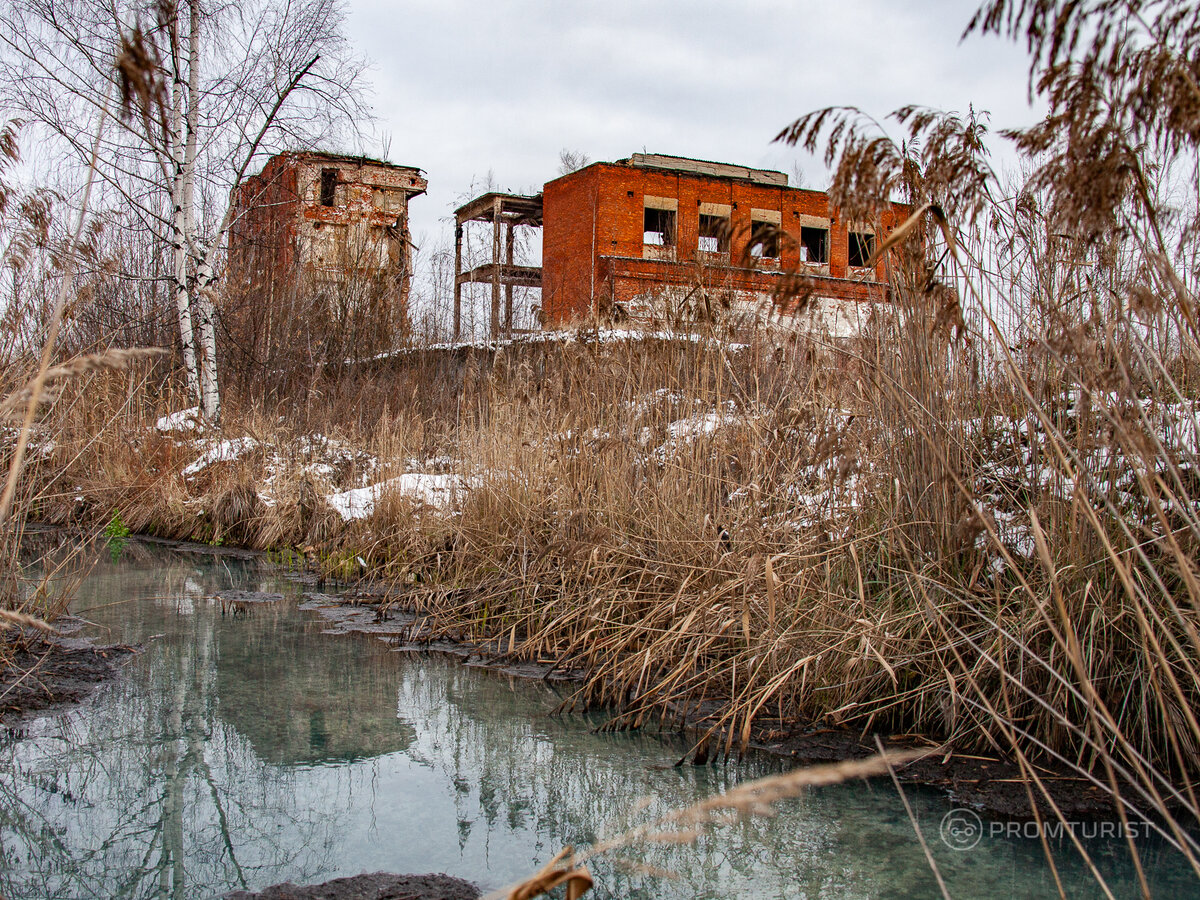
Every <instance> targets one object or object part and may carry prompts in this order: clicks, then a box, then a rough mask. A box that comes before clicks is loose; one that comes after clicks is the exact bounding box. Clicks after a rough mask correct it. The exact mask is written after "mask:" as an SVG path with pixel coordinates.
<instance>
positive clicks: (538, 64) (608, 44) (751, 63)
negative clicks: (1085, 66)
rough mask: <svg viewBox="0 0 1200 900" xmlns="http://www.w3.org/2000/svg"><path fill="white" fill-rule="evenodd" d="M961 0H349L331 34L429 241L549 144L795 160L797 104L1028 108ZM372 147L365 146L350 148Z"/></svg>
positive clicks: (814, 179)
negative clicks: (779, 140)
mask: <svg viewBox="0 0 1200 900" xmlns="http://www.w3.org/2000/svg"><path fill="white" fill-rule="evenodd" d="M976 5H977V4H976V3H975V2H955V0H930V2H905V0H900V2H896V0H826V2H816V0H794V2H786V0H777V2H765V0H740V2H739V0H726V2H712V0H699V2H682V0H661V2H657V3H652V2H631V0H606V2H604V3H595V4H587V3H576V2H569V0H557V2H552V0H490V2H484V0H405V2H403V3H396V2H394V0H350V16H349V20H348V22H347V29H348V32H349V35H350V39H351V41H352V42H353V43H354V45H355V46H356V48H357V49H358V51H359V52H361V53H363V54H365V55H366V56H367V57H368V58H369V59H370V61H371V70H370V72H369V73H368V77H369V80H370V82H371V83H372V85H373V87H374V97H373V101H374V108H375V111H376V115H377V117H378V121H377V125H376V129H377V131H378V132H379V133H380V134H387V135H390V138H391V143H390V147H389V158H390V159H391V161H392V162H396V163H401V164H405V165H415V166H420V167H421V168H422V169H424V170H425V171H426V172H427V173H428V177H429V193H428V195H427V196H425V197H420V198H418V199H416V200H415V201H413V204H412V207H411V213H412V219H413V232H414V238H416V241H417V243H418V244H422V243H425V242H430V241H436V240H437V237H438V234H439V233H440V232H441V231H442V228H443V227H444V225H443V224H441V223H440V220H442V219H444V218H445V217H446V216H448V215H450V214H451V212H452V210H453V209H454V207H455V206H457V205H458V203H459V202H460V200H461V198H462V197H463V196H465V195H466V194H467V192H469V191H470V190H471V187H472V183H474V184H475V186H476V187H481V186H482V184H483V183H484V182H485V181H486V179H487V176H488V173H489V171H490V172H491V173H493V176H494V179H495V183H496V185H497V186H498V187H499V188H500V189H502V190H514V191H536V190H539V189H540V188H541V185H542V184H543V183H544V182H546V181H548V180H550V179H552V178H554V177H555V176H556V175H557V170H558V164H559V160H558V156H559V151H560V150H562V149H563V148H568V149H571V150H574V151H579V152H582V153H585V154H587V155H588V156H589V157H590V158H591V159H592V160H593V161H596V160H615V159H621V158H624V157H626V156H628V155H629V154H630V153H634V152H639V151H642V150H646V151H648V152H651V153H667V154H673V155H677V156H690V157H696V158H700V159H710V160H717V161H721V162H730V163H739V164H743V165H749V166H759V167H765V168H773V169H780V170H782V171H784V172H787V173H788V174H789V175H791V174H792V172H793V169H794V167H795V166H796V165H799V166H800V167H801V169H802V170H803V171H804V180H805V183H806V186H808V187H818V188H819V187H824V184H823V183H822V182H823V181H824V178H825V173H824V170H823V168H822V166H821V165H820V163H819V162H818V161H814V160H812V159H809V158H807V157H805V156H804V155H803V154H801V153H798V152H796V151H795V150H793V149H792V148H789V147H784V146H781V145H777V144H772V138H773V137H774V136H775V135H776V134H777V133H778V132H779V130H780V129H781V128H782V127H783V126H784V125H786V124H787V123H789V122H790V121H791V120H793V119H794V118H796V117H797V116H799V115H801V114H802V113H804V112H807V111H809V110H812V109H816V108H818V107H822V106H828V105H835V104H837V105H841V104H849V105H856V106H860V107H862V108H863V109H864V110H866V111H868V112H870V113H871V114H873V115H876V116H878V117H880V118H882V117H883V116H884V115H885V114H886V113H888V112H889V111H891V110H892V109H895V108H896V107H898V106H902V105H904V104H906V103H916V104H921V105H927V106H933V107H937V108H941V109H947V110H957V111H965V110H966V109H967V107H968V104H971V103H974V104H975V106H976V108H978V109H985V110H989V111H990V112H991V115H992V125H993V127H996V128H1002V127H1009V126H1013V125H1022V124H1028V123H1030V122H1032V121H1033V120H1034V119H1035V118H1036V114H1035V112H1034V111H1033V110H1032V109H1031V108H1030V106H1029V105H1028V102H1027V91H1026V59H1025V57H1024V55H1023V53H1022V52H1021V50H1020V47H1018V46H1015V45H1011V44H1008V43H1006V42H1002V41H1000V40H999V39H996V38H980V37H972V38H970V39H968V40H967V41H966V42H965V43H960V40H959V38H960V35H961V34H962V31H963V28H964V27H965V26H966V23H967V22H968V21H969V20H970V17H971V14H972V13H973V12H974V10H975V8H976ZM364 149H365V150H366V152H368V153H372V154H378V153H381V152H382V146H381V144H380V143H379V142H376V144H375V145H374V146H370V145H369V144H368V146H366V147H365V148H364Z"/></svg>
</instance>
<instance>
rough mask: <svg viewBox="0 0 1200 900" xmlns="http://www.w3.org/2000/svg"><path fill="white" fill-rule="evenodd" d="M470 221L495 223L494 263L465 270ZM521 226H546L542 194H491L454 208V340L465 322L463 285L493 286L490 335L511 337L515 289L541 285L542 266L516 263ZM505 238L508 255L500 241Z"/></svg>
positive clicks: (493, 226) (492, 258) (489, 322)
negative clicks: (465, 238)
mask: <svg viewBox="0 0 1200 900" xmlns="http://www.w3.org/2000/svg"><path fill="white" fill-rule="evenodd" d="M470 222H490V223H491V225H492V253H491V262H486V263H483V264H481V265H476V266H473V267H472V268H470V269H468V270H467V271H463V236H464V234H463V229H464V227H465V226H466V225H467V224H468V223H470ZM519 225H527V226H531V227H534V228H541V227H542V195H541V194H535V195H534V196H525V195H522V194H500V193H495V192H493V193H489V194H484V195H483V196H481V197H476V198H475V199H474V200H472V201H470V202H469V203H466V204H464V205H463V206H460V207H459V208H458V209H457V210H455V211H454V340H456V341H457V340H458V338H459V332H460V330H461V324H462V288H463V285H464V284H490V285H491V286H492V306H491V316H490V318H489V320H488V336H489V337H491V338H495V337H498V336H499V335H501V334H504V335H505V336H510V335H511V334H512V331H513V327H512V322H513V288H514V287H525V288H541V286H542V269H541V267H540V266H518V265H515V264H514V259H513V255H514V253H513V249H514V245H515V234H514V229H515V228H516V227H517V226H519ZM502 238H503V242H504V251H503V253H504V257H503V259H501V249H500V243H501V239H502ZM501 287H503V288H504V319H503V321H501V318H500V289H501Z"/></svg>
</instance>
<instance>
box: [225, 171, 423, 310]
mask: <svg viewBox="0 0 1200 900" xmlns="http://www.w3.org/2000/svg"><path fill="white" fill-rule="evenodd" d="M426 187H427V182H426V180H425V178H424V177H422V173H421V170H420V169H417V168H413V167H411V166H398V165H393V164H392V163H388V162H382V161H380V160H375V159H367V158H365V157H358V156H341V155H336V154H329V153H316V152H307V151H302V152H288V153H280V154H278V155H276V156H273V157H271V159H270V160H268V161H267V164H266V165H265V166H264V167H263V170H262V172H260V173H259V174H258V175H254V176H252V177H249V178H247V179H246V180H245V181H243V182H242V184H241V185H240V186H239V187H238V189H237V191H236V192H235V195H234V198H233V205H234V216H235V217H234V221H233V225H232V227H231V229H230V236H229V281H230V284H231V285H235V286H238V287H240V288H242V289H247V290H250V291H252V292H253V293H254V295H255V297H256V298H257V300H258V301H259V302H262V303H267V304H269V303H271V301H272V300H273V299H274V298H276V297H277V296H278V295H279V293H280V292H281V291H287V290H292V289H294V288H295V287H296V286H297V284H298V283H300V282H303V284H304V285H305V286H306V287H308V288H314V289H317V290H325V291H337V290H340V289H345V288H346V286H347V285H348V284H351V283H353V284H354V285H355V286H361V285H363V284H367V285H370V286H372V287H373V288H374V289H375V290H376V291H378V292H382V293H383V294H385V295H386V296H387V297H388V298H389V299H390V300H391V302H393V303H394V304H395V305H396V308H397V309H398V311H399V313H400V315H401V316H402V315H403V312H404V310H405V308H406V305H407V301H408V292H409V288H410V285H411V281H412V242H411V237H410V232H409V226H408V221H409V219H408V201H409V200H410V199H412V198H413V197H416V196H419V195H420V194H423V193H424V192H425V188H426Z"/></svg>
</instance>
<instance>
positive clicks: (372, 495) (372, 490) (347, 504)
mask: <svg viewBox="0 0 1200 900" xmlns="http://www.w3.org/2000/svg"><path fill="white" fill-rule="evenodd" d="M465 487H466V484H465V482H464V481H463V479H462V478H460V477H459V476H457V475H426V474H423V473H420V472H413V473H409V474H407V475H400V476H398V477H396V478H389V479H388V480H387V481H381V482H379V484H372V485H368V486H367V487H362V488H355V489H354V490H351V491H342V492H341V493H340V494H333V495H331V496H329V497H326V498H325V499H326V501H327V502H328V503H329V505H330V506H332V507H333V508H334V510H336V511H337V513H338V515H340V516H341V517H342V518H343V519H345V520H347V521H348V520H350V519H365V518H366V517H367V516H369V515H371V513H373V512H374V511H375V504H376V503H377V502H378V500H379V497H380V495H381V494H382V493H384V492H385V491H395V492H396V493H398V494H401V495H403V496H405V497H411V498H413V499H415V500H420V501H421V502H423V503H427V504H429V505H430V506H436V507H438V508H442V509H444V508H445V507H448V506H450V505H452V504H453V503H454V501H455V499H456V498H457V497H458V496H459V495H460V494H461V492H462V491H463V490H464V488H465Z"/></svg>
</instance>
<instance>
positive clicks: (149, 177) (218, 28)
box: [0, 0, 365, 422]
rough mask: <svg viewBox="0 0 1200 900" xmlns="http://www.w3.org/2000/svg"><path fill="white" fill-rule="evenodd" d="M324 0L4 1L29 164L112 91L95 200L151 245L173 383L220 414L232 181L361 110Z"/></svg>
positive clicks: (63, 157)
mask: <svg viewBox="0 0 1200 900" xmlns="http://www.w3.org/2000/svg"><path fill="white" fill-rule="evenodd" d="M342 18H343V9H342V6H341V4H340V2H339V0H245V2H223V0H157V2H154V3H153V4H151V5H146V4H144V3H134V4H132V5H128V4H127V5H121V4H120V3H119V0H118V2H117V3H112V2H105V0H11V3H10V4H9V5H8V6H7V7H6V8H5V10H4V11H3V12H0V102H3V103H4V104H5V105H7V106H8V107H9V108H10V109H13V110H15V111H17V114H18V115H20V116H22V117H23V118H25V119H26V120H28V121H29V122H30V123H31V124H32V125H33V126H34V127H39V128H40V130H41V132H42V133H43V134H44V136H45V139H46V142H45V144H44V145H43V154H42V162H41V168H42V169H47V168H49V167H50V166H51V165H55V166H58V165H61V162H62V161H69V162H72V163H75V164H76V165H80V166H81V165H85V164H86V161H87V160H88V158H89V151H90V146H89V144H88V139H87V134H86V129H87V127H88V123H89V122H93V121H94V120H95V116H96V113H97V111H99V110H101V109H105V108H109V109H112V108H113V107H114V106H115V105H116V104H117V102H118V101H120V102H122V103H123V104H124V106H125V111H126V113H127V114H126V115H125V116H123V117H120V119H119V125H118V126H117V127H113V128H111V129H109V132H108V136H107V137H106V140H105V144H104V146H103V147H102V148H101V154H100V159H101V168H100V175H101V177H102V178H103V186H104V191H103V194H104V197H103V200H105V201H107V202H108V203H110V204H114V205H117V204H119V205H122V206H125V207H127V208H129V209H131V210H132V211H133V212H134V215H135V221H136V222H138V223H139V226H140V227H141V228H144V229H145V231H146V232H147V234H150V235H152V236H153V238H154V239H155V240H156V241H157V242H159V244H160V246H162V247H164V248H166V249H167V251H168V252H169V253H170V254H171V256H172V260H171V265H170V271H171V272H172V278H171V292H172V294H173V300H174V304H175V309H176V315H177V317H178V320H179V333H180V342H181V345H182V352H183V358H184V366H185V368H186V370H187V377H188V384H189V387H190V389H191V391H192V393H193V394H194V395H195V397H196V398H197V400H198V402H199V405H200V407H201V409H202V411H203V413H204V415H205V417H206V418H208V419H209V420H210V421H214V422H215V421H217V419H218V418H219V415H220V392H219V387H218V377H217V342H216V321H215V315H216V313H215V306H214V302H213V291H214V287H215V284H216V282H217V279H218V274H219V272H220V268H221V265H222V249H223V243H224V238H225V236H226V234H227V233H228V231H229V228H230V226H231V224H232V219H233V214H234V213H233V208H232V205H231V202H230V200H231V195H232V191H233V190H234V188H236V186H237V185H238V184H239V183H240V182H241V180H242V179H243V177H244V176H245V175H246V173H247V172H248V171H249V170H250V168H251V166H253V165H255V164H256V163H258V162H260V161H261V160H262V159H263V158H265V157H266V156H267V155H269V154H270V153H273V152H275V151H276V150H278V149H280V148H282V147H291V148H294V147H307V146H316V145H320V144H322V143H327V142H331V141H333V140H335V139H337V138H339V137H341V136H343V135H344V134H345V133H346V132H347V130H353V128H354V126H355V124H356V123H357V122H359V121H361V120H362V119H363V118H364V116H365V110H364V109H363V107H362V104H361V99H360V98H361V89H360V73H361V70H362V65H361V63H360V62H359V61H358V60H356V59H354V58H352V56H351V55H350V53H349V49H348V44H347V42H346V39H345V37H344V36H343V34H342V31H341V23H342Z"/></svg>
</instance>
